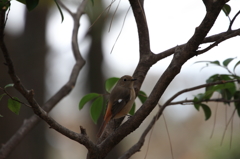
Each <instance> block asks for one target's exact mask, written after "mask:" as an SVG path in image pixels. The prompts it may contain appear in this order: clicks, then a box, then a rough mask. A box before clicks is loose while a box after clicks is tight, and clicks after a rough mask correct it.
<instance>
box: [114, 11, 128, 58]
mask: <svg viewBox="0 0 240 159" xmlns="http://www.w3.org/2000/svg"><path fill="white" fill-rule="evenodd" d="M129 10H130V7H129V8H128V10H127V12H126V14H125V17H124V20H123V24H122V27H121V30H120V32H119V34H118V36H117V39H116V40H115V42H114V44H113V47H112V49H111V52H110V54H111V53H112V51H113V49H114V47H115V45H116V43H117V41H118V38H119V37H120V35H121V33H122V30H123V27H124V24H125V20H126V18H127V14H128V12H129Z"/></svg>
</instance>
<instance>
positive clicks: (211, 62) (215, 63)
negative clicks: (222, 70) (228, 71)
mask: <svg viewBox="0 0 240 159" xmlns="http://www.w3.org/2000/svg"><path fill="white" fill-rule="evenodd" d="M209 63H210V64H214V65H217V66H221V65H220V62H219V61H218V60H216V61H210V62H209Z"/></svg>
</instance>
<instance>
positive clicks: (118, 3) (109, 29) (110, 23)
mask: <svg viewBox="0 0 240 159" xmlns="http://www.w3.org/2000/svg"><path fill="white" fill-rule="evenodd" d="M120 2H121V0H119V1H118V5H117V7H116V9H115V11H114V12H113V16H112V19H111V22H110V25H109V29H108V32H110V30H111V27H112V22H113V18H114V16H115V14H116V12H117V10H118V7H119V5H120Z"/></svg>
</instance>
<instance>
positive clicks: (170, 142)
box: [163, 114, 174, 159]
mask: <svg viewBox="0 0 240 159" xmlns="http://www.w3.org/2000/svg"><path fill="white" fill-rule="evenodd" d="M163 121H164V125H165V127H166V130H167V135H168V141H169V144H170V150H171V155H172V159H174V155H173V146H172V141H171V137H170V133H169V130H168V126H167V121H166V118H165V116H164V114H163Z"/></svg>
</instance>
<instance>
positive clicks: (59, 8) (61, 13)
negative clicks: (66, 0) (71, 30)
mask: <svg viewBox="0 0 240 159" xmlns="http://www.w3.org/2000/svg"><path fill="white" fill-rule="evenodd" d="M54 2H55V3H56V5H57V8H58V10H59V12H60V15H61V18H62V22H63V20H64V16H63V12H62V9H61V7H60V6H59V4H58V2H57V1H56V0H54Z"/></svg>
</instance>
